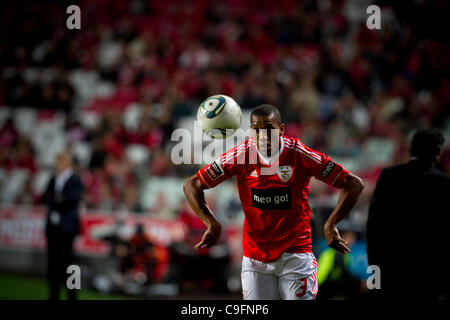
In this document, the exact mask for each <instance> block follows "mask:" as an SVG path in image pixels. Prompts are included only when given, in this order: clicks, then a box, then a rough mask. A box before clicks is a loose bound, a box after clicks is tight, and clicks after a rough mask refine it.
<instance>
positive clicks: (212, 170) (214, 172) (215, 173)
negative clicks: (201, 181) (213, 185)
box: [206, 160, 225, 180]
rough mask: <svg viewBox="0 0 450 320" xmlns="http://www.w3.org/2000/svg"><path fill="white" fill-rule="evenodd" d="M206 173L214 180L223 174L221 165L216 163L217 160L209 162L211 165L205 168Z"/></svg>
mask: <svg viewBox="0 0 450 320" xmlns="http://www.w3.org/2000/svg"><path fill="white" fill-rule="evenodd" d="M206 173H207V174H208V176H209V177H210V178H211V179H212V180H216V179H217V178H219V177H220V176H221V175H223V174H225V172H224V171H223V169H222V166H221V165H220V164H219V163H218V161H217V160H216V161H214V162H213V163H211V165H210V166H209V167H208V168H207V169H206Z"/></svg>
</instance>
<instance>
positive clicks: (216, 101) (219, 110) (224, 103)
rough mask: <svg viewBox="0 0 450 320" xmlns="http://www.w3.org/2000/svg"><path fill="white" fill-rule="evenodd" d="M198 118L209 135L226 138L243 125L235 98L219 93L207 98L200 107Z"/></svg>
mask: <svg viewBox="0 0 450 320" xmlns="http://www.w3.org/2000/svg"><path fill="white" fill-rule="evenodd" d="M197 120H198V123H199V125H200V128H201V129H202V131H203V132H205V133H206V134H207V135H209V136H211V137H213V138H216V139H224V138H227V137H229V136H231V135H233V134H234V131H235V130H236V129H238V128H239V127H240V126H241V122H242V114H241V108H240V107H239V104H238V103H237V102H236V101H234V99H233V98H231V97H229V96H226V95H223V94H218V95H214V96H211V97H209V98H206V99H205V100H204V101H203V102H202V103H201V104H200V106H199V107H198V111H197Z"/></svg>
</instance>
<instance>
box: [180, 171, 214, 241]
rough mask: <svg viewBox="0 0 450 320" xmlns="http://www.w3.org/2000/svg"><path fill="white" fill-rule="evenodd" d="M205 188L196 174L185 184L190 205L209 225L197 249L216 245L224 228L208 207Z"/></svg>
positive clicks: (184, 188) (184, 189)
mask: <svg viewBox="0 0 450 320" xmlns="http://www.w3.org/2000/svg"><path fill="white" fill-rule="evenodd" d="M204 189H206V187H204V186H203V185H202V183H201V181H200V179H199V178H198V177H197V176H196V175H193V176H192V177H190V178H189V179H187V180H186V181H185V182H184V184H183V191H184V194H185V196H186V199H187V201H188V202H189V205H190V206H191V208H192V210H194V212H195V213H196V214H197V216H198V217H199V218H200V219H201V220H202V221H203V223H204V224H205V225H206V227H207V229H206V231H205V233H204V234H203V238H202V240H201V241H200V242H199V243H197V244H196V245H195V246H194V248H195V249H199V248H210V247H212V246H214V245H216V244H217V243H218V242H219V239H220V233H221V230H222V227H221V225H220V223H219V222H218V221H217V220H216V218H215V217H214V215H213V213H212V212H211V210H210V209H209V207H208V204H207V202H206V199H205V193H204V192H203V190H204Z"/></svg>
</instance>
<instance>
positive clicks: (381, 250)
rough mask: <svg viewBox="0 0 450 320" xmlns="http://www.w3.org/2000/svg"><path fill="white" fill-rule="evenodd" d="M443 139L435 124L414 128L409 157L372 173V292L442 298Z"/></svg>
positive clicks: (448, 206) (448, 197) (449, 188)
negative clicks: (375, 282) (376, 284)
mask: <svg viewBox="0 0 450 320" xmlns="http://www.w3.org/2000/svg"><path fill="white" fill-rule="evenodd" d="M443 144H444V138H443V136H442V134H441V133H440V132H438V131H437V130H435V129H421V130H419V131H417V132H416V133H415V135H414V137H413V138H412V141H411V145H410V154H411V161H409V162H408V163H405V164H402V165H397V166H393V167H389V168H385V169H383V171H382V172H381V175H380V177H379V179H378V182H377V186H376V188H375V190H374V193H373V196H372V199H371V204H370V208H369V218H368V222H367V253H368V260H369V265H377V266H378V267H380V274H381V277H380V280H381V281H380V284H381V289H379V290H377V291H376V295H377V296H378V297H383V298H388V299H396V300H398V299H437V298H439V297H444V296H446V297H447V298H448V290H449V281H448V278H449V276H448V270H450V269H449V264H448V259H447V254H448V247H449V243H450V241H449V239H448V236H447V233H448V230H447V228H448V225H449V215H450V177H448V176H447V175H445V174H444V173H443V172H441V171H440V170H438V169H437V168H436V165H437V164H438V163H439V155H440V153H441V149H442V146H443ZM446 292H447V293H446Z"/></svg>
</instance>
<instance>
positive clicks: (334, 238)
mask: <svg viewBox="0 0 450 320" xmlns="http://www.w3.org/2000/svg"><path fill="white" fill-rule="evenodd" d="M323 233H324V235H325V239H326V240H327V244H328V246H329V247H330V248H333V249H335V250H337V251H339V252H341V253H343V254H346V253H350V252H351V250H350V248H349V247H348V242H347V241H346V240H345V239H343V238H341V236H340V235H339V231H338V229H337V228H336V226H335V225H330V224H327V223H326V224H325V225H324V227H323Z"/></svg>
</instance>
